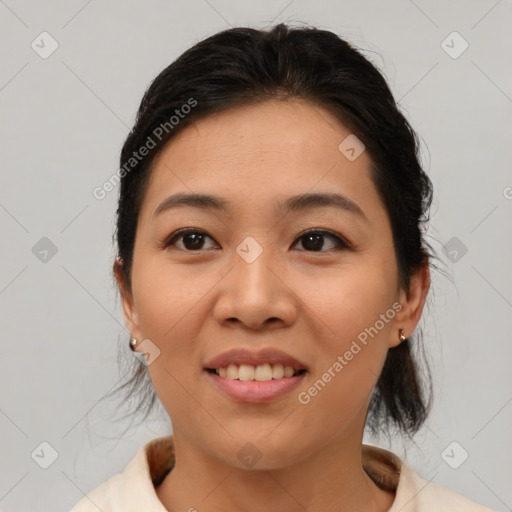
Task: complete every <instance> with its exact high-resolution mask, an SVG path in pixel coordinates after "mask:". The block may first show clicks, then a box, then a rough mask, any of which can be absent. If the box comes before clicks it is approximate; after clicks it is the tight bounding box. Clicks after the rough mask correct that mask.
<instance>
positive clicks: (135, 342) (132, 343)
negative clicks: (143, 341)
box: [130, 338, 137, 352]
mask: <svg viewBox="0 0 512 512" xmlns="http://www.w3.org/2000/svg"><path fill="white" fill-rule="evenodd" d="M136 346H137V340H136V339H135V338H130V349H131V350H132V351H133V352H135V347H136Z"/></svg>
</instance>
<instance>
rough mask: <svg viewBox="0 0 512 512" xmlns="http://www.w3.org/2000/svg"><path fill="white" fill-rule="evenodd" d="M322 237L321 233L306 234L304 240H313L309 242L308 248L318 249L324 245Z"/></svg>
mask: <svg viewBox="0 0 512 512" xmlns="http://www.w3.org/2000/svg"><path fill="white" fill-rule="evenodd" d="M322 238H323V235H307V236H306V241H313V243H312V244H309V248H310V249H311V250H313V251H319V250H320V249H321V248H322V247H323V245H324V242H323V240H322Z"/></svg>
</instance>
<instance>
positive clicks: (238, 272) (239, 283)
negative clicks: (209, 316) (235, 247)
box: [213, 251, 300, 330]
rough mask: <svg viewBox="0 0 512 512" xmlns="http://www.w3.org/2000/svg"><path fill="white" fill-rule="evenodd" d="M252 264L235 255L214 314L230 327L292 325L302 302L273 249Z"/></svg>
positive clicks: (256, 328)
mask: <svg viewBox="0 0 512 512" xmlns="http://www.w3.org/2000/svg"><path fill="white" fill-rule="evenodd" d="M266 253H267V251H263V253H262V254H261V255H260V256H259V257H258V258H257V259H256V260H255V261H252V262H251V263H248V262H247V261H245V260H244V259H242V258H241V257H239V256H238V254H235V255H234V258H233V267H232V268H231V270H230V271H229V272H228V274H227V275H226V276H225V277H224V278H223V279H222V280H221V281H220V283H219V285H218V287H217V294H218V297H217V300H216V302H215V304H214V307H213V316H214V318H215V319H216V320H217V322H219V323H220V324H223V325H226V326H229V325H231V326H233V325H242V326H245V327H246V328H248V329H253V330H261V329H275V328H280V327H285V326H290V325H292V324H293V323H294V322H295V321H296V318H297V315H298V311H299V306H300V302H299V300H298V297H297V296H296V294H295V293H294V292H293V283H292V282H287V281H286V277H287V273H286V272H285V271H284V269H283V268H282V266H281V265H279V264H278V263H277V262H276V259H275V258H274V259H273V260H272V258H271V257H272V255H271V254H270V251H268V254H266Z"/></svg>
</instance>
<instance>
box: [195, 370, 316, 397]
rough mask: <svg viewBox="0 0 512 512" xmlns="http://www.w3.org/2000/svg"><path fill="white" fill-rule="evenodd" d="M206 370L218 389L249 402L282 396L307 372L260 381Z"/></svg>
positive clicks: (295, 385) (298, 382)
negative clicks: (235, 377)
mask: <svg viewBox="0 0 512 512" xmlns="http://www.w3.org/2000/svg"><path fill="white" fill-rule="evenodd" d="M204 371H205V372H206V374H207V375H208V377H209V378H210V379H211V380H212V381H213V383H214V385H215V386H217V388H218V389H220V390H221V391H222V392H224V393H225V394H226V395H228V396H230V397H231V398H234V399H235V400H237V401H239V402H244V403H248V404H258V403H264V402H271V401H273V400H277V399H278V398H281V397H282V396H284V395H286V394H287V393H290V392H291V391H292V390H293V389H294V388H296V387H297V386H298V385H299V384H300V382H301V381H302V379H303V378H304V377H305V375H306V373H307V372H306V373H302V374H300V375H296V376H295V377H283V378H282V379H272V380H267V381H264V382H259V381H256V380H249V381H243V380H233V379H228V378H226V377H221V376H220V375H217V374H216V373H211V372H209V371H207V370H204Z"/></svg>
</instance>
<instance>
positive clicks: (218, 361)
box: [205, 348, 307, 370]
mask: <svg viewBox="0 0 512 512" xmlns="http://www.w3.org/2000/svg"><path fill="white" fill-rule="evenodd" d="M265 363H268V364H282V365H283V366H291V367H292V368H293V369H295V370H307V367H306V365H305V364H304V363H302V362H300V361H299V360H298V359H296V358H295V357H293V356H291V355H290V354H287V353H286V352H282V351H281V350H277V349H275V348H264V349H261V350H258V351H255V350H247V349H232V350H228V351H227V352H223V353H222V354H220V355H218V356H216V357H214V358H213V359H210V360H209V361H208V362H207V363H206V365H205V368H207V369H217V368H226V367H227V366H229V365H230V364H236V365H241V364H248V365H252V366H258V365H261V364H265Z"/></svg>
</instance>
